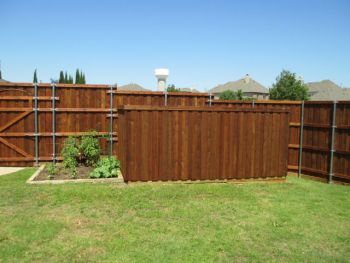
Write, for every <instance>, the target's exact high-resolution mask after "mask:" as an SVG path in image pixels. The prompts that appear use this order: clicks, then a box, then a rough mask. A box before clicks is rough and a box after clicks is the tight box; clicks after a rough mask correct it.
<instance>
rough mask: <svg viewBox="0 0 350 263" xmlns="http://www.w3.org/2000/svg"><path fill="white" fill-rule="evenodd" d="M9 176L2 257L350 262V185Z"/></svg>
mask: <svg viewBox="0 0 350 263" xmlns="http://www.w3.org/2000/svg"><path fill="white" fill-rule="evenodd" d="M34 170H35V169H26V170H24V171H21V172H17V173H15V174H12V175H8V176H2V177H0V258H1V260H0V261H2V262H33V261H34V262H349V260H350V187H349V186H341V185H328V184H324V183H320V182H315V181H311V180H306V179H298V178H295V177H291V178H288V180H287V182H286V183H250V184H244V185H235V184H191V185H189V184H148V185H133V186H128V187H119V186H116V185H113V184H79V185H78V184H75V185H67V184H66V185H46V186H44V185H41V186H38V185H27V184H25V180H26V179H28V178H29V177H30V175H31V174H32V173H33V172H34Z"/></svg>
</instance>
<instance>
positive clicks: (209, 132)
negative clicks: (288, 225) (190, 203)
mask: <svg viewBox="0 0 350 263" xmlns="http://www.w3.org/2000/svg"><path fill="white" fill-rule="evenodd" d="M118 114H119V126H118V134H119V146H118V156H119V158H120V160H121V164H122V173H123V176H124V179H125V180H126V181H159V180H161V181H168V180H172V181H176V180H214V179H249V178H258V177H259V178H268V177H284V176H286V175H287V157H288V122H289V120H288V114H289V112H288V111H287V110H275V109H266V110H260V109H230V108H209V107H153V106H152V107H148V106H124V107H121V108H119V110H118Z"/></svg>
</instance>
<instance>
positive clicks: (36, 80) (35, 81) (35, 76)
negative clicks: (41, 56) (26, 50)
mask: <svg viewBox="0 0 350 263" xmlns="http://www.w3.org/2000/svg"><path fill="white" fill-rule="evenodd" d="M33 83H38V76H37V75H36V69H35V70H34V77H33Z"/></svg>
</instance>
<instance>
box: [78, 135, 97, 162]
mask: <svg viewBox="0 0 350 263" xmlns="http://www.w3.org/2000/svg"><path fill="white" fill-rule="evenodd" d="M79 149H80V153H81V155H82V159H83V160H84V162H85V165H87V166H96V164H97V162H98V160H99V159H100V154H101V149H100V145H99V142H98V138H97V134H96V132H92V133H91V134H89V135H84V136H82V138H81V141H80V146H79Z"/></svg>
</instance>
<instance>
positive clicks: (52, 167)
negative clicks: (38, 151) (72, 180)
mask: <svg viewBox="0 0 350 263" xmlns="http://www.w3.org/2000/svg"><path fill="white" fill-rule="evenodd" d="M46 169H47V173H48V174H49V178H50V179H52V178H53V177H54V176H55V175H56V174H57V167H56V165H55V164H54V163H49V164H47V165H46Z"/></svg>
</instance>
